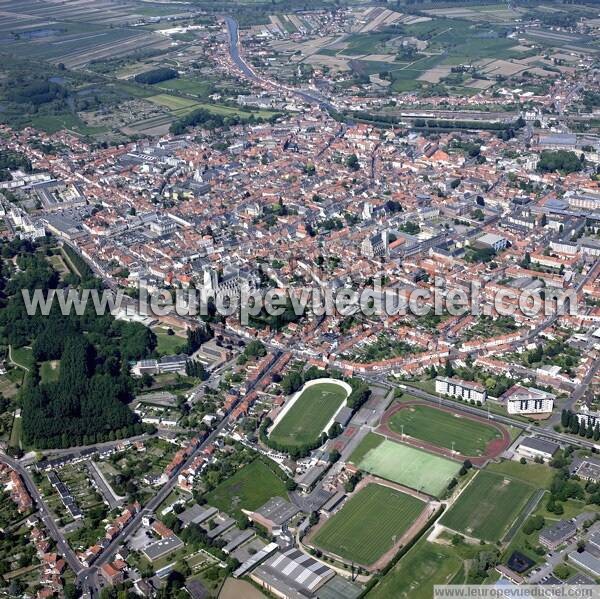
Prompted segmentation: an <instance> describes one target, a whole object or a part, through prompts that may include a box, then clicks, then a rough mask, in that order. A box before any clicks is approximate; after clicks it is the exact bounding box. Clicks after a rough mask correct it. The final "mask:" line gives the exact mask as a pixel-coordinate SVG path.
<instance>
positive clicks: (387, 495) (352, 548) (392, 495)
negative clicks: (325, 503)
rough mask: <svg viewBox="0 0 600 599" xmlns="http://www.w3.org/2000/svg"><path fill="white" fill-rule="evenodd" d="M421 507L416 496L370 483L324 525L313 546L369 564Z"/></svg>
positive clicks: (402, 530) (406, 527)
mask: <svg viewBox="0 0 600 599" xmlns="http://www.w3.org/2000/svg"><path fill="white" fill-rule="evenodd" d="M424 507H425V504H424V503H423V502H422V501H420V500H419V499H416V498H415V497H412V496H410V495H406V494H405V493H401V492H400V491H396V490H395V489H390V488H389V487H384V486H382V485H376V484H370V485H367V486H366V487H364V488H363V489H361V490H360V491H359V492H358V493H357V494H356V495H354V496H353V497H352V498H351V499H349V500H348V502H347V503H346V504H345V505H344V506H343V507H342V509H341V510H339V511H338V512H336V513H335V514H334V515H333V516H332V517H331V518H330V519H329V520H328V521H327V522H326V523H325V525H324V526H323V527H322V528H321V529H320V530H319V531H318V533H317V535H316V536H315V538H314V543H315V544H316V545H317V546H319V547H321V548H322V549H325V550H326V551H330V552H331V553H334V554H335V555H339V556H340V557H343V558H345V559H348V560H352V561H354V562H358V563H360V564H363V565H369V564H372V563H374V562H375V561H377V559H379V558H380V557H381V556H382V555H383V554H384V553H385V552H386V551H389V550H390V549H391V548H392V547H393V546H394V543H395V542H396V541H397V540H398V539H399V538H400V537H401V536H402V534H403V533H404V532H406V530H407V529H408V528H409V527H410V526H411V524H412V523H413V522H414V521H415V519H416V518H417V517H418V515H419V514H420V513H421V511H422V510H423V508H424Z"/></svg>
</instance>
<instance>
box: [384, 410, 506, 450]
mask: <svg viewBox="0 0 600 599" xmlns="http://www.w3.org/2000/svg"><path fill="white" fill-rule="evenodd" d="M389 426H390V428H391V429H392V430H393V431H396V432H398V433H401V432H402V431H403V430H404V434H405V435H409V436H411V437H415V438H417V439H421V440H423V441H426V442H427V443H432V444H433V445H437V446H438V447H445V448H446V449H452V448H454V449H455V450H456V451H458V452H459V453H461V454H462V455H465V456H479V455H482V454H483V453H485V449H486V447H487V445H488V443H490V441H493V440H494V439H500V438H502V434H501V433H500V431H499V430H498V429H497V428H495V427H493V426H488V425H487V424H484V423H482V422H478V421H476V420H471V419H469V418H464V417H460V416H457V415H454V414H450V413H449V412H445V411H443V410H438V409H436V408H434V407H430V406H426V405H418V406H417V405H414V406H409V407H406V408H404V409H402V410H399V411H398V412H396V413H395V414H394V415H393V416H392V417H391V418H390V422H389Z"/></svg>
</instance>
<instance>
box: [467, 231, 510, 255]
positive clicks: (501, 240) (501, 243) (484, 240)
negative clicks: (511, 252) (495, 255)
mask: <svg viewBox="0 0 600 599" xmlns="http://www.w3.org/2000/svg"><path fill="white" fill-rule="evenodd" d="M475 244H476V245H479V246H483V247H488V248H491V249H493V250H494V251H495V252H500V251H501V250H503V249H505V248H506V246H507V244H508V240H507V239H506V237H500V235H494V234H493V233H486V234H485V235H482V236H481V237H479V238H478V239H477V240H476V241H475Z"/></svg>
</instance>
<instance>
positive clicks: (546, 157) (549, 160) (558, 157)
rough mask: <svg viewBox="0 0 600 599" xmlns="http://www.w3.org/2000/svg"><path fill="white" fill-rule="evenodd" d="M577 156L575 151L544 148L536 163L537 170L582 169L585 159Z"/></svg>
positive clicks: (550, 171) (571, 170)
mask: <svg viewBox="0 0 600 599" xmlns="http://www.w3.org/2000/svg"><path fill="white" fill-rule="evenodd" d="M582 158H583V157H581V158H580V157H578V156H577V154H575V152H569V151H568V150H556V151H552V150H544V151H543V152H542V154H541V156H540V160H539V162H538V164H537V168H538V171H540V172H542V173H552V172H554V171H560V172H562V173H565V174H568V173H576V172H578V171H580V170H581V169H583V167H584V165H585V159H582Z"/></svg>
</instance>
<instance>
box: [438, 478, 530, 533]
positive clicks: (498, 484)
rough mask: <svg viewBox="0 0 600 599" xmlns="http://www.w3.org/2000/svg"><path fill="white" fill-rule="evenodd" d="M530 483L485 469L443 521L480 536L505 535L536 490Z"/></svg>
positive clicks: (445, 523)
mask: <svg viewBox="0 0 600 599" xmlns="http://www.w3.org/2000/svg"><path fill="white" fill-rule="evenodd" d="M533 491H534V487H533V486H530V485H529V484H527V483H524V482H521V481H518V480H515V479H512V478H505V476H502V475H499V474H494V473H492V472H487V471H481V472H479V473H478V474H477V475H476V476H475V477H474V478H473V480H472V481H471V483H470V484H469V485H468V486H467V487H466V488H465V490H464V491H463V492H462V494H461V495H460V497H459V498H458V500H457V501H456V503H455V504H454V505H453V506H452V507H451V508H450V510H449V511H448V512H446V513H445V514H444V516H443V517H442V519H441V520H440V523H441V524H443V525H444V526H447V527H448V528H450V529H452V530H455V531H456V532H460V533H463V534H465V535H468V536H470V537H474V538H476V539H483V540H489V541H496V540H497V539H501V538H502V537H503V536H504V534H505V532H506V531H507V530H508V528H509V527H510V525H511V524H512V523H513V522H514V520H515V519H516V518H517V516H518V515H519V513H520V512H521V510H522V509H523V508H524V507H525V505H526V504H527V502H528V500H529V498H530V497H531V495H532V494H533Z"/></svg>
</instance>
